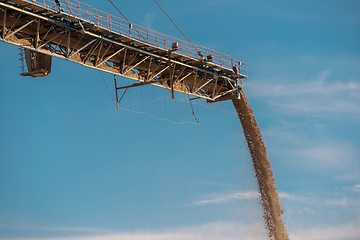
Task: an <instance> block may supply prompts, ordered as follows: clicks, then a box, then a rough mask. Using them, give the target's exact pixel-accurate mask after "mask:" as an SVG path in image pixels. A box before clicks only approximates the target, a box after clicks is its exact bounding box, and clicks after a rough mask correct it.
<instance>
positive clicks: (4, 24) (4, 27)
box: [1, 8, 7, 39]
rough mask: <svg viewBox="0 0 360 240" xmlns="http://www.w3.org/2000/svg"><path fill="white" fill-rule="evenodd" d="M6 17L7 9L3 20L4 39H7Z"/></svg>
mask: <svg viewBox="0 0 360 240" xmlns="http://www.w3.org/2000/svg"><path fill="white" fill-rule="evenodd" d="M6 15H7V8H5V11H4V19H3V29H2V36H1V38H2V39H5V33H6Z"/></svg>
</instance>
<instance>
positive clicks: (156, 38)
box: [25, 0, 247, 76]
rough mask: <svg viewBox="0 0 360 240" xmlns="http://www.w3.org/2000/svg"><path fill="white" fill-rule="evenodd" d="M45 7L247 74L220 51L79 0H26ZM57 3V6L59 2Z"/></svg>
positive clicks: (236, 60) (164, 48)
mask: <svg viewBox="0 0 360 240" xmlns="http://www.w3.org/2000/svg"><path fill="white" fill-rule="evenodd" d="M25 1H26V2H31V3H33V4H37V5H40V6H42V7H44V8H47V9H50V10H53V11H58V12H63V13H66V14H68V15H70V16H73V17H76V18H79V19H81V20H83V21H86V22H89V23H91V24H92V25H94V26H95V27H98V28H103V29H106V30H109V31H110V32H113V33H116V34H120V35H123V36H126V37H128V38H131V39H134V40H137V41H139V42H142V43H146V44H148V45H152V46H155V47H157V48H160V49H163V50H170V49H173V47H174V46H173V43H177V46H176V48H177V50H176V53H178V54H181V55H183V56H185V57H189V58H194V59H197V60H203V61H208V62H211V63H213V64H216V65H218V66H220V67H222V68H227V69H232V70H235V71H237V72H239V73H240V74H243V75H245V76H246V75H247V74H246V72H247V69H246V63H245V62H243V61H241V60H238V59H235V58H233V57H231V56H229V55H227V54H224V53H221V52H219V51H216V50H213V49H210V48H207V47H203V46H199V45H194V44H192V43H190V42H188V41H184V40H181V39H178V38H175V37H172V36H168V35H166V34H163V33H160V32H157V31H154V30H152V29H149V28H146V27H143V26H140V25H138V24H134V23H132V22H128V21H127V20H125V19H123V18H120V17H117V16H114V15H112V14H109V13H107V12H105V11H102V10H99V9H96V8H94V7H93V6H92V5H90V4H87V3H84V2H80V1H77V0H59V1H55V0H25ZM57 2H58V3H57Z"/></svg>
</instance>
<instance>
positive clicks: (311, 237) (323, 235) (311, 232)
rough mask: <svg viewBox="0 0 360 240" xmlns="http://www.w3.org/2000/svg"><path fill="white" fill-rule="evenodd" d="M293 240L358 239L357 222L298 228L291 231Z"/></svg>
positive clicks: (359, 236) (359, 232)
mask: <svg viewBox="0 0 360 240" xmlns="http://www.w3.org/2000/svg"><path fill="white" fill-rule="evenodd" d="M290 238H291V239H293V240H305V239H306V240H342V239H346V240H357V239H360V228H359V223H348V224H343V225H333V226H327V227H324V226H320V227H318V228H312V229H298V230H296V231H293V232H291V235H290Z"/></svg>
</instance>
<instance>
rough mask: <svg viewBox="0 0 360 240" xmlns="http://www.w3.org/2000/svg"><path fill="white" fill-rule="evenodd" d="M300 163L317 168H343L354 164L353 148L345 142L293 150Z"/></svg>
mask: <svg viewBox="0 0 360 240" xmlns="http://www.w3.org/2000/svg"><path fill="white" fill-rule="evenodd" d="M294 155H297V156H299V157H300V158H302V159H303V161H302V163H303V164H306V165H311V166H312V167H318V168H324V167H325V168H326V169H329V168H337V169H339V168H343V167H345V166H346V167H349V166H350V165H351V164H355V157H354V155H355V154H354V150H353V149H352V146H350V145H346V144H337V145H335V144H324V145H318V146H312V147H306V148H303V149H298V150H296V151H294Z"/></svg>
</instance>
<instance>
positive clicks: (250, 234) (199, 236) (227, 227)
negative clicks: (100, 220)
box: [0, 222, 265, 240]
mask: <svg viewBox="0 0 360 240" xmlns="http://www.w3.org/2000/svg"><path fill="white" fill-rule="evenodd" d="M239 236H241V239H244V240H250V239H265V231H264V227H263V226H262V223H246V224H242V223H234V222H214V223H208V224H203V225H196V226H188V227H179V228H174V229H166V230H159V231H154V230H148V231H146V230H144V231H137V232H122V233H114V234H90V235H88V236H66V237H50V238H47V239H50V240H100V239H101V240H121V239H124V240H125V239H126V240H168V239H172V240H218V239H224V240H235V239H238V238H239ZM0 239H1V238H0ZM40 239H44V238H34V237H21V238H16V240H40Z"/></svg>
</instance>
